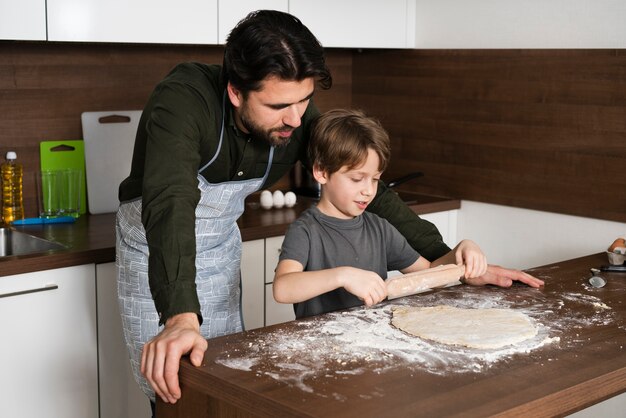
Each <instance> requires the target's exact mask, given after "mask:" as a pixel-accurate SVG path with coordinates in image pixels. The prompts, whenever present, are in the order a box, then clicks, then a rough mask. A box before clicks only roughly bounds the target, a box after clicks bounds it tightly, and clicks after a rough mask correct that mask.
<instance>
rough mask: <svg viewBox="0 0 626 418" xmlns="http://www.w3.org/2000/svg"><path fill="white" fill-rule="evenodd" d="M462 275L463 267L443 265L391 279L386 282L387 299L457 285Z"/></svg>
mask: <svg viewBox="0 0 626 418" xmlns="http://www.w3.org/2000/svg"><path fill="white" fill-rule="evenodd" d="M464 273H465V266H464V265H456V264H445V265H442V266H437V267H433V268H429V269H426V270H421V271H417V272H415V273H408V274H404V275H402V276H396V277H392V278H391V279H389V280H387V282H386V285H387V298H388V299H395V298H399V297H402V296H408V295H413V294H415V293H420V292H425V291H427V290H430V289H434V288H438V287H445V286H451V285H454V284H458V282H459V279H461V278H462V277H463V274H464Z"/></svg>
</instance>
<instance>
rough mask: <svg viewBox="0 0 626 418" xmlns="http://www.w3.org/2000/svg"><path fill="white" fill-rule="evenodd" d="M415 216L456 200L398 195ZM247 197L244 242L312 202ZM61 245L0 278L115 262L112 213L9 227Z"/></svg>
mask: <svg viewBox="0 0 626 418" xmlns="http://www.w3.org/2000/svg"><path fill="white" fill-rule="evenodd" d="M398 193H399V194H400V196H401V197H402V198H403V199H404V200H405V201H406V202H407V204H409V205H410V206H411V208H412V209H413V210H414V211H415V212H416V213H418V214H425V213H430V212H439V211H444V210H453V209H459V208H460V205H461V204H460V201H459V200H456V199H450V198H444V197H435V196H427V195H420V194H414V193H409V192H402V191H399V192H398ZM257 202H258V196H257V195H256V194H254V195H251V196H250V198H249V199H248V200H247V203H246V210H245V211H244V214H243V215H242V216H241V218H240V219H239V220H238V224H239V228H240V229H241V236H242V239H243V240H244V241H250V240H254V239H261V238H267V237H272V236H278V235H283V234H284V233H285V231H286V230H287V227H288V226H289V224H290V223H291V222H293V221H294V220H295V219H296V218H297V217H298V215H299V214H300V213H301V212H302V211H303V210H305V209H306V208H308V207H309V206H310V205H311V204H312V203H313V202H314V201H313V200H311V199H306V198H299V200H298V203H297V204H296V206H294V207H293V208H283V209H271V210H265V209H262V208H260V207H259V206H258V203H257ZM13 228H14V229H16V230H18V231H21V232H26V233H28V234H31V235H35V236H38V237H41V238H45V239H48V240H52V241H56V242H58V243H60V244H63V245H65V246H66V247H67V249H62V250H53V251H48V252H46V253H38V254H30V255H23V256H10V257H0V277H1V276H9V275H14V274H21V273H30V272H34V271H41V270H49V269H55V268H61V267H69V266H75V265H80V264H89V263H107V262H112V261H115V214H114V213H107V214H102V215H83V216H81V217H80V218H78V219H77V221H76V223H74V224H48V225H29V226H19V227H13Z"/></svg>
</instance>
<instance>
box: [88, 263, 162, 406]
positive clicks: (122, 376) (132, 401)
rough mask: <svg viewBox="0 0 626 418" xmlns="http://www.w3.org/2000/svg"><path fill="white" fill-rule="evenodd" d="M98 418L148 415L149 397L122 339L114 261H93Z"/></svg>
mask: <svg viewBox="0 0 626 418" xmlns="http://www.w3.org/2000/svg"><path fill="white" fill-rule="evenodd" d="M96 288H97V294H98V365H99V376H98V378H99V379H98V380H99V386H100V418H142V417H143V418H149V417H150V416H151V415H152V411H151V410H150V401H149V400H148V398H147V397H146V395H144V394H143V392H142V391H141V389H139V385H138V384H137V383H136V382H135V379H134V377H133V375H132V372H131V369H130V360H129V357H128V350H127V349H126V345H125V343H124V335H123V332H122V319H121V317H120V311H119V304H118V301H117V268H116V267H115V263H105V264H98V265H96Z"/></svg>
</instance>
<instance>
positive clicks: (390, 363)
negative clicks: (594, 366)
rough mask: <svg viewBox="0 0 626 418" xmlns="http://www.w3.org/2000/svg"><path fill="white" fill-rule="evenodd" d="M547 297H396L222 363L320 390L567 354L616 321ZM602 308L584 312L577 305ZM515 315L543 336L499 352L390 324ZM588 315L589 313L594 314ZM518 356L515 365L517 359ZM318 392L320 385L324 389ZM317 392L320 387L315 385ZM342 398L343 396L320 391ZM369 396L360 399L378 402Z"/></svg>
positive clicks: (249, 347) (259, 337) (474, 293)
mask: <svg viewBox="0 0 626 418" xmlns="http://www.w3.org/2000/svg"><path fill="white" fill-rule="evenodd" d="M560 296H561V297H560V298H557V299H555V298H554V297H553V298H552V299H549V298H546V297H545V295H544V294H543V293H542V291H538V290H535V289H531V288H515V289H501V288H496V287H490V288H476V287H470V286H468V287H466V288H464V292H463V295H462V297H459V293H458V291H457V290H456V289H453V290H450V289H440V290H438V291H437V292H434V293H430V294H422V295H419V296H416V297H410V298H400V299H395V300H393V301H392V302H388V303H386V304H380V305H377V306H374V307H370V308H366V307H359V308H354V309H351V310H348V311H343V312H337V313H332V314H328V315H325V316H324V317H323V319H321V317H314V318H309V319H307V320H302V321H298V322H295V323H294V324H295V326H291V327H290V328H289V329H288V330H285V329H282V328H277V329H275V330H274V331H272V332H267V331H264V332H257V331H255V330H253V331H250V332H248V333H247V334H246V335H247V338H248V340H247V342H248V343H247V344H243V345H242V346H237V347H229V353H228V354H225V355H223V356H222V357H220V358H218V359H216V362H217V363H218V364H221V365H223V366H226V367H230V368H233V369H238V370H244V371H249V372H253V373H256V374H257V375H266V376H270V377H272V378H273V379H276V380H278V381H280V382H284V383H287V384H289V385H291V386H293V387H297V388H299V389H301V390H303V391H305V392H313V389H312V387H311V386H310V385H309V384H308V383H307V382H309V381H310V380H311V379H315V381H316V382H318V383H319V382H320V380H321V379H346V378H349V376H350V375H358V374H366V373H385V372H387V371H390V370H393V369H397V368H403V369H409V370H415V371H420V372H428V373H432V374H437V375H446V374H450V373H478V372H485V371H488V370H489V369H490V368H491V367H492V366H493V365H495V364H497V363H500V362H506V361H521V360H523V358H524V356H529V355H532V353H533V352H534V351H536V350H537V349H538V348H540V347H543V346H545V345H548V344H558V345H559V346H561V347H563V348H569V347H573V346H575V345H576V344H581V343H583V340H582V339H574V340H569V339H568V340H567V341H564V340H562V338H561V337H562V334H563V333H564V331H566V330H567V331H570V330H572V329H574V330H575V329H581V330H582V329H584V328H588V327H590V326H599V325H603V324H607V323H610V322H611V321H613V320H615V315H614V312H613V311H612V310H611V308H610V307H609V306H607V305H605V304H604V303H602V301H601V300H600V299H599V298H597V297H595V296H593V295H584V294H578V293H565V294H562V295H560ZM580 304H582V305H587V306H589V305H591V306H593V307H595V309H594V310H593V313H592V314H586V315H583V314H579V312H578V310H577V306H578V305H580ZM435 305H449V306H453V307H457V308H465V309H476V308H500V309H513V310H515V311H518V312H520V313H522V314H524V315H526V316H528V317H530V318H532V320H533V321H534V323H535V326H536V328H537V334H536V335H535V336H534V337H532V338H529V339H527V340H525V341H522V342H519V343H517V344H514V345H510V346H506V347H502V348H498V349H475V348H468V347H462V346H449V345H445V344H440V343H436V342H432V341H427V340H423V339H420V338H417V337H414V336H410V335H407V334H406V333H404V332H402V331H400V330H398V329H396V328H395V327H393V326H392V325H391V323H390V322H391V316H392V309H393V308H394V307H398V306H406V307H428V306H435ZM587 311H588V310H587ZM514 356H515V359H514V360H513V359H512V357H514ZM318 386H319V385H318ZM316 387H317V386H316ZM316 394H317V395H319V396H333V397H337V396H339V397H341V396H342V395H341V394H337V393H332V394H324V393H316ZM371 395H372V394H362V395H361V396H371Z"/></svg>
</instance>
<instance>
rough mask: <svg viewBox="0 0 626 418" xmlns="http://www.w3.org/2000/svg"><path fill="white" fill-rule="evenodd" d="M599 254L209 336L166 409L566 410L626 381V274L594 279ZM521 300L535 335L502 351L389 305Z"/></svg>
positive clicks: (166, 413) (296, 412)
mask: <svg viewBox="0 0 626 418" xmlns="http://www.w3.org/2000/svg"><path fill="white" fill-rule="evenodd" d="M606 262H607V260H606V254H604V253H602V254H595V255H591V256H587V257H582V258H578V259H574V260H568V261H563V262H560V263H555V264H550V265H547V266H542V267H538V268H535V269H532V271H531V272H532V274H534V275H535V276H537V277H540V278H542V279H544V280H545V282H546V285H545V287H544V288H542V289H531V288H529V287H526V286H524V285H518V284H516V285H514V286H513V287H512V288H510V289H501V288H497V287H492V286H486V287H471V286H464V285H462V286H454V287H450V288H446V289H439V290H435V291H433V292H429V293H425V294H421V295H414V296H411V297H407V298H400V299H396V300H393V301H391V302H386V303H383V304H380V305H377V306H375V307H371V308H364V307H359V308H355V309H351V310H348V311H344V312H338V313H331V314H326V315H320V316H318V317H315V318H308V319H304V320H299V321H293V322H289V323H285V324H280V325H275V326H272V327H267V328H262V329H257V330H252V331H249V332H242V333H238V334H233V335H229V336H225V337H220V338H215V339H212V340H211V341H210V344H209V348H208V350H207V352H206V354H205V357H204V361H203V365H202V366H201V367H199V368H196V367H194V366H192V365H191V364H190V363H189V361H188V359H187V358H183V360H182V361H181V369H180V381H181V386H182V388H183V396H182V398H181V400H179V402H178V403H177V404H175V405H170V404H163V403H161V402H160V400H159V401H158V403H157V417H159V418H171V417H190V418H191V417H196V416H198V417H200V416H215V417H219V416H238V417H248V416H266V417H276V416H282V417H287V416H294V417H295V416H307V417H380V416H402V417H405V416H424V417H432V416H468V417H470V416H471V417H473V416H481V417H482V416H533V417H544V416H545V417H547V416H562V415H566V414H570V413H572V412H575V411H577V410H580V409H582V408H584V407H587V406H590V405H592V404H594V403H597V402H600V401H602V400H605V399H607V398H610V397H612V396H615V395H617V394H619V393H622V392H624V391H626V299H625V298H624V294H625V293H626V277H625V276H624V275H623V274H620V273H605V274H604V276H605V277H606V279H607V280H608V283H607V285H606V286H605V287H603V288H600V289H596V288H592V287H590V286H589V284H588V279H589V277H590V276H591V274H590V271H589V269H590V268H591V267H599V266H600V265H601V264H605V263H606ZM441 304H448V305H453V306H457V307H464V308H479V307H489V308H491V307H498V308H509V309H515V310H516V311H519V312H522V313H524V314H526V315H527V316H529V317H530V318H531V319H532V321H533V322H534V323H535V325H536V326H537V328H538V333H537V335H536V336H535V337H533V338H531V339H529V340H527V341H524V342H521V343H518V344H517V345H514V346H508V347H504V348H501V349H494V350H477V349H470V348H466V347H459V346H446V345H444V344H437V343H434V342H429V341H428V340H421V339H419V338H416V337H412V336H409V335H408V334H404V333H403V332H401V331H399V330H397V329H395V328H393V327H392V326H391V325H390V324H389V321H390V316H391V308H392V307H393V306H394V305H402V306H407V305H408V306H434V305H441Z"/></svg>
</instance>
